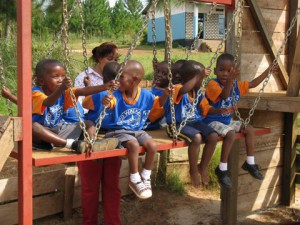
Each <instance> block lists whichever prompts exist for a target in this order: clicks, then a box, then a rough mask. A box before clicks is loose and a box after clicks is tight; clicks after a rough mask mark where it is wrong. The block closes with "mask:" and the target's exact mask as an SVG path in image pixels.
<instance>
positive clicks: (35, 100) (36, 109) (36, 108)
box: [32, 91, 48, 115]
mask: <svg viewBox="0 0 300 225" xmlns="http://www.w3.org/2000/svg"><path fill="white" fill-rule="evenodd" d="M46 98H48V96H47V95H45V94H44V93H43V92H40V91H34V92H33V93H32V113H33V114H40V115H43V114H44V111H45V108H46V106H44V105H43V102H44V100H45V99H46Z"/></svg>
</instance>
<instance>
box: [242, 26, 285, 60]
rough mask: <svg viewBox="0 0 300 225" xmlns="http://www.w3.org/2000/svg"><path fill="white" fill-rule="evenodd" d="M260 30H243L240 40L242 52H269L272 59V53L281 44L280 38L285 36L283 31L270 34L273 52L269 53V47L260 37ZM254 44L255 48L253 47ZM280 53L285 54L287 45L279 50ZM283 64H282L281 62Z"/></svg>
mask: <svg viewBox="0 0 300 225" xmlns="http://www.w3.org/2000/svg"><path fill="white" fill-rule="evenodd" d="M262 36H263V34H262V32H261V31H246V30H244V31H243V40H242V45H241V48H242V52H243V53H248V54H249V53H251V54H270V56H271V57H272V59H274V54H276V53H277V50H278V49H279V47H280V46H281V44H282V40H283V39H284V37H285V33H272V34H271V35H270V39H272V45H273V50H274V54H273V53H270V49H269V48H268V46H267V45H266V44H265V43H264V41H263V39H262ZM253 46H255V48H253ZM281 54H282V55H286V54H287V46H285V47H284V48H283V51H282V52H281ZM282 66H283V64H282Z"/></svg>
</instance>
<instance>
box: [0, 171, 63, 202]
mask: <svg viewBox="0 0 300 225" xmlns="http://www.w3.org/2000/svg"><path fill="white" fill-rule="evenodd" d="M65 171H66V169H60V170H54V171H48V172H43V173H38V174H34V175H33V196H38V195H42V194H45V193H51V192H54V191H57V190H59V191H61V190H63V189H64V176H65ZM17 184H18V178H17V177H12V178H6V179H1V180H0V203H3V202H8V201H14V200H17V199H18V185H17Z"/></svg>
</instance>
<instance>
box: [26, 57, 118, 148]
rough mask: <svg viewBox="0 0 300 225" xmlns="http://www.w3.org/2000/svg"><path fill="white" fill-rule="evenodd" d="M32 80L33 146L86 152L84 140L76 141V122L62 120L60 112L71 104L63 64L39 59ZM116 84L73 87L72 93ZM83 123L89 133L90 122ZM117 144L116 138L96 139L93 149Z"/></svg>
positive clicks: (87, 93)
mask: <svg viewBox="0 0 300 225" xmlns="http://www.w3.org/2000/svg"><path fill="white" fill-rule="evenodd" d="M35 83H36V86H34V87H33V88H32V104H33V110H32V111H33V114H32V121H33V124H32V129H33V132H32V133H33V146H34V147H36V148H48V149H52V146H57V147H66V148H69V149H71V150H72V151H74V152H76V153H84V152H86V150H87V149H86V143H85V142H84V141H80V140H78V139H79V137H80V135H81V132H82V131H81V128H80V126H79V123H74V124H69V123H64V120H63V112H64V111H65V110H67V109H68V108H70V107H72V106H73V103H72V99H71V96H70V92H69V90H68V88H70V87H71V85H72V81H71V79H70V78H69V77H66V75H65V69H64V66H63V65H62V64H61V63H60V62H59V61H57V60H53V59H45V60H42V61H40V62H39V63H38V64H37V65H36V69H35ZM117 87H118V84H116V83H115V82H113V81H112V82H109V83H107V84H104V85H100V86H94V87H85V88H73V93H74V95H75V96H76V97H77V96H86V95H91V94H94V93H97V92H101V91H105V90H108V89H110V88H113V89H116V88H117ZM76 101H77V99H76ZM85 125H86V128H87V131H88V132H89V133H92V132H91V129H93V127H92V123H91V121H85ZM117 145H118V140H117V139H103V140H97V141H96V142H95V144H94V146H93V151H101V150H107V149H114V148H115V147H116V146H117Z"/></svg>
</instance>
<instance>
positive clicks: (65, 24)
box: [62, 0, 95, 146]
mask: <svg viewBox="0 0 300 225" xmlns="http://www.w3.org/2000/svg"><path fill="white" fill-rule="evenodd" d="M67 18H68V11H67V0H63V29H62V43H63V50H64V51H63V52H64V65H65V69H66V76H68V75H69V69H68V68H69V49H68V19H67ZM69 92H70V96H71V100H72V103H73V105H74V108H75V111H76V115H77V117H78V119H79V125H80V128H81V129H82V131H83V135H84V140H86V141H87V142H88V144H90V145H91V146H93V144H94V142H95V140H94V139H91V138H90V136H89V134H88V132H87V131H86V126H85V123H84V121H83V120H82V117H81V115H80V111H79V109H78V106H77V100H76V96H75V94H74V92H73V90H72V88H69Z"/></svg>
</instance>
